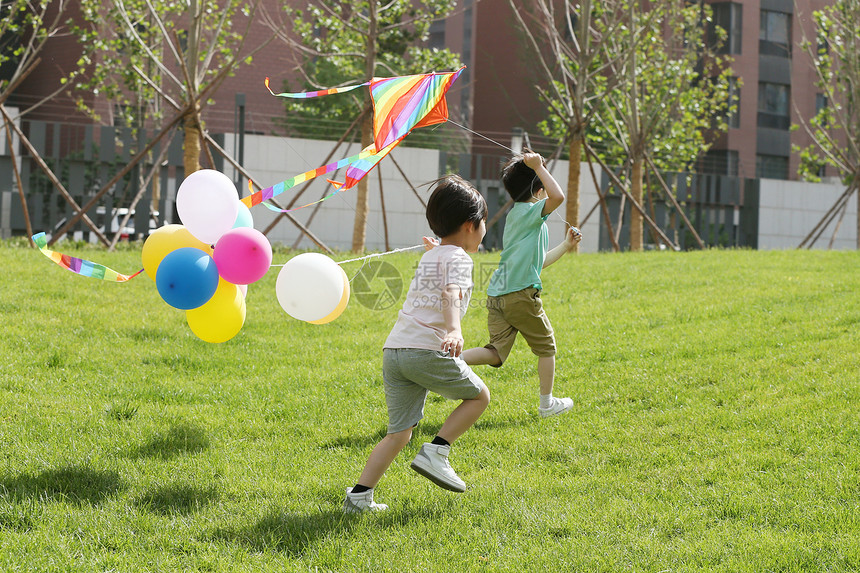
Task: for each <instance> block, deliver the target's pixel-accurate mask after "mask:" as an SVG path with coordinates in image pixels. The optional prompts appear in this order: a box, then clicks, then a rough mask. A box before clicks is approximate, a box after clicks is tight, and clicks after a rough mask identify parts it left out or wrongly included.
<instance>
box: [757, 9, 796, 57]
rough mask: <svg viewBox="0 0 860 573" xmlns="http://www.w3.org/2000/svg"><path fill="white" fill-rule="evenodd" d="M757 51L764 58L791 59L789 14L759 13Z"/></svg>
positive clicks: (768, 11)
mask: <svg viewBox="0 0 860 573" xmlns="http://www.w3.org/2000/svg"><path fill="white" fill-rule="evenodd" d="M758 40H759V42H758V50H759V53H760V54H763V55H766V56H781V57H784V58H790V57H791V14H785V13H783V12H772V11H770V10H762V11H761V22H760V27H759V36H758Z"/></svg>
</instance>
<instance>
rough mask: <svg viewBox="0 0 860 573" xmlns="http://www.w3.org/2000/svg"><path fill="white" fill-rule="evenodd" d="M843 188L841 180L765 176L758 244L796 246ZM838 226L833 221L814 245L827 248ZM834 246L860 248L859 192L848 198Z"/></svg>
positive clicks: (792, 247) (785, 247)
mask: <svg viewBox="0 0 860 573" xmlns="http://www.w3.org/2000/svg"><path fill="white" fill-rule="evenodd" d="M844 191H845V186H844V185H842V184H841V183H837V184H834V183H805V182H802V181H781V180H774V179H762V180H761V186H760V192H761V201H760V206H759V237H758V248H759V249H762V250H765V249H794V248H797V246H798V245H799V244H800V243H801V241H803V239H804V238H805V237H806V236H807V235H808V234H809V233H810V232H811V231H812V229H813V228H814V227H815V225H817V224H818V222H819V221H821V219H822V217H824V215H825V213H827V211H828V210H829V209H830V208H831V207H832V206H833V205H834V204H835V203H836V200H837V199H838V198H839V196H840V195H842V193H843V192H844ZM837 220H838V217H837ZM835 228H836V222H835V221H834V222H833V223H831V224H830V226H829V227H828V228H827V230H825V231H824V233H823V234H822V235H821V238H820V239H819V240H818V242H817V243H815V245H814V248H820V249H826V248H827V246H828V244H829V243H830V239H831V237H833V231H834V229H835ZM833 248H834V249H856V248H857V193H854V196H853V197H852V198H851V199H850V200H849V202H848V210H847V212H846V213H845V217H844V219H843V220H842V225H841V226H840V228H839V231H838V232H837V234H836V240H835V241H834V243H833Z"/></svg>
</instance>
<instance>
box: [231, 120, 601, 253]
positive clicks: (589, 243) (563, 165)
mask: <svg viewBox="0 0 860 573" xmlns="http://www.w3.org/2000/svg"><path fill="white" fill-rule="evenodd" d="M333 146H334V142H330V141H312V140H307V139H291V138H283V137H273V136H262V135H246V136H245V162H244V163H245V168H246V169H247V171H248V172H249V173H251V174H253V175H254V177H256V178H258V179H259V182H260V183H261V184H262V185H265V186H269V185H274V184H276V183H278V182H280V181H283V180H285V179H289V178H291V177H293V176H294V175H297V174H299V173H303V172H305V171H308V170H309V169H313V168H315V167H319V166H320V165H321V164H322V163H323V160H324V159H325V158H326V156H327V155H328V154H329V153H330V152H331V150H332V147H333ZM225 148H226V149H228V150H232V149H234V136H233V135H232V134H227V136H226V140H225ZM358 151H359V146H358V145H351V146H348V147H345V146H341V148H339V149H338V151H337V152H336V153H335V155H334V156H333V157H332V160H331V161H332V162H333V161H337V160H338V159H341V158H343V157H347V156H349V155H352V154H354V153H357V152H358ZM391 156H392V157H394V159H395V160H396V161H397V163H398V164H399V165H400V168H401V169H403V171H404V172H405V173H406V175H407V176H408V177H409V180H410V182H411V183H412V185H414V186H415V187H416V188H417V190H418V193H419V194H420V196H421V197H422V198H423V199H424V201H425V202H426V201H427V199H428V198H429V196H430V192H431V190H432V186H429V185H425V184H426V183H428V182H431V181H434V180H435V179H437V178H438V177H439V152H438V151H436V150H430V149H417V148H410V147H404V146H400V147H397V148H396V149H395V150H394V151H392V152H391ZM380 170H381V172H382V188H383V190H384V196H385V211H386V219H387V224H388V237H389V246H390V248H392V249H396V248H402V247H408V246H412V245H418V244H420V243H421V237H422V236H423V235H430V234H431V232H430V228H429V227H428V226H427V220H426V218H425V216H424V207H423V206H422V204H421V202H420V201H419V200H418V198H417V197H416V196H415V193H414V192H413V191H412V190H411V189H410V187H409V185H408V184H407V183H406V182H405V181H404V179H403V177H402V176H401V175H400V173H399V171H397V168H396V167H395V166H394V164H393V163H392V162H391V161H390V160H389V159H384V160H383V161H382V162H381V164H380V165H378V166H377V168H376V169H374V170H373V171H371V173H370V174H369V175H368V176H367V181H368V183H369V184H368V193H369V196H370V215H369V218H368V224H367V238H366V246H367V249H368V250H370V251H382V250H385V224H384V223H383V219H382V209H381V199H380V193H379V174H378V171H380ZM342 171H343V170H341V172H339V173H337V174H336V175H335V176H334V178H335V179H338V180H341V181H342V180H343V173H342ZM582 172H583V174H582V178H581V185H582V186H583V193H582V199H581V207H580V209H581V212H582V216H583V217H584V216H585V214H586V213H587V211H588V210H589V209H590V208H591V207H592V206H593V205H594V204H595V202H596V201H597V193H596V192H595V191H594V186H593V185H592V183H591V175H590V173H589V172H588V170H587V168H584V169H583V170H582ZM225 173H226V174H227V175H228V176H229V177H231V178H234V179H235V173H234V171H233V170H232V169H231V168H229V167H228V168H225ZM553 175H554V176H555V177H556V179H558V180H559V181H560V182H562V184H564V183H565V182H566V181H567V162H565V161H558V162H556V165H555V166H553ZM328 177H330V178H331V177H332V175H331V174H329V175H328ZM599 177H600V174H599V173H598V178H599ZM325 179H326V177H325V176H322V177H318V178H317V179H315V180H314V181H313V183H311V185H310V186H309V188H308V190H307V191H305V192H304V194H303V195H302V196H301V198H300V199H299V201H297V202H296V206H298V205H304V204H307V203H310V202H312V201H315V200H317V199H319V198H320V197H321V196H323V195H326V194H329V193H331V192H332V191H333V187H332V186H331V185H330V184H329V183H327V182H326V181H325ZM598 180H599V179H598ZM419 186H420V187H419ZM301 187H302V184H300V185H298V186H296V187H294V188H293V189H289V190H287V191H285V192H284V193H282V194H281V195H279V196H278V197H276V200H277V201H278V202H279V203H280V204H281V205H282V206H286V205H287V204H288V203H289V202H290V201H291V200H292V198H293V197H295V195H296V193H297V192H298V191H299V190H300V189H301ZM240 191H241V193H242V196H245V195H246V194H247V189H246V188H243V189H241V190H240ZM356 194H357V190H356V189H355V188H353V189H349V190H347V191H343V192H341V193H338V194H337V195H335V196H334V197H331V198H330V199H327V200H325V201H323V202H322V203H320V204H319V206H318V207H319V209H318V211H317V213H316V215H314V211H315V206H311V207H306V208H304V209H301V210H299V211H295V212H293V213H292V215H293V216H294V217H295V218H296V219H298V220H299V221H300V222H301V223H303V224H304V225H305V226H307V227H308V228H309V229H310V230H311V231H312V232H313V233H314V234H315V235H316V236H317V237H319V239H320V240H321V241H322V242H323V243H325V244H326V245H327V246H328V247H329V248H331V249H334V250H349V249H350V247H351V245H352V230H353V225H354V220H355V201H356ZM564 209H565V206H562V207H560V208H559V209H558V211H557V213H553V215H552V216H551V217H550V219H549V221H548V224H549V227H550V241H551V244H553V245H554V244H556V243H558V242H559V241H561V240H562V239H563V237H564V230H565V228H566V225H565V223H564V221H563V214H564ZM251 214H252V215H253V217H254V227H255V228H256V229H258V230H263V229H265V228H266V227H268V225H269V224H270V223H271V222H272V221H273V220H274V219H275V218H276V217H277V216H278V214H277V213H274V212H272V211H270V210H268V209H266V208H265V207H263V206H261V205H258V206H256V207H254V208H253V209H252V210H251ZM599 215H600V213H599V212H598V211H595V212H594V213H593V214H592V215H591V217H590V218H589V220H588V221H587V223H586V224H585V225H584V226H583V228H582V231H583V237H584V238H583V241H582V248H581V250H582V251H583V252H596V251H597V245H598V222H599ZM299 236H300V231H299V229H298V228H297V227H296V226H295V225H294V224H292V223H291V222H289V221H288V220H286V219H284V218H282V219H281V221H280V222H279V223H278V225H277V226H276V227H275V228H274V229H273V230H272V231H271V232H270V233H269V235H268V237H269V240H270V241H271V242H272V243H280V244H282V245H285V246H290V247H291V246H293V245H294V244H295V242H296V240H297V239H298V238H299ZM299 248H308V249H312V248H315V245H314V244H313V242H311V241H310V240H309V239H307V238H304V239H302V240H301V242H300V243H299Z"/></svg>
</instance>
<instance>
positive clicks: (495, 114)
mask: <svg viewBox="0 0 860 573" xmlns="http://www.w3.org/2000/svg"><path fill="white" fill-rule="evenodd" d="M522 1H525V0H522ZM708 3H709V4H711V6H712V8H713V10H714V16H715V21H716V22H717V23H718V24H719V25H721V26H722V27H724V28H725V29H726V30H727V32H728V41H727V42H726V45H725V48H724V51H725V52H726V53H727V54H729V55H731V56H732V57H733V58H734V63H733V64H732V68H733V71H734V73H735V76H736V78H737V79H738V80H740V81H738V82H737V84H736V85H738V86H741V85H742V87H738V88H737V89H736V90H735V97H736V98H737V101H738V111H737V113H736V114H735V115H734V117H732V118H731V121H730V125H731V127H730V129H729V131H728V133H727V134H725V135H723V136H721V137H720V138H719V139H718V140H717V141H715V142H714V146H713V148H712V149H711V150H710V151H709V152H708V153H707V155H706V156H705V157H704V158H703V160H702V163H701V168H702V170H703V171H707V172H712V173H723V174H727V175H739V176H741V177H768V178H777V179H795V178H796V171H797V165H798V158H797V154H796V153H793V152H792V146H793V145H797V146H805V145H806V144H808V143H809V140H808V137H807V136H806V134H805V133H803V131H802V130H796V131H790V129H789V128H790V126H791V125H792V124H793V123H797V117H796V111H795V106H796V108H797V109H798V110H799V111H800V113H801V114H802V115H803V116H804V117H806V118H808V117H811V116H812V115H814V113H815V111H816V109H817V108H818V107H820V106H821V105H826V101H825V100H824V98H823V96H822V95H821V94H819V93H817V91H816V90H815V88H814V86H813V80H814V76H813V73H814V72H813V70H812V68H811V65H810V63H809V61H808V58H807V57H806V55H805V54H804V53H803V52H802V51H801V49H800V48H799V46H798V43H799V41H800V39H801V37H802V30H806V32H807V34H810V35H811V34H812V33H813V30H812V26H811V12H812V10H814V9H818V8H820V7H822V6H824V5H826V4H828V3H829V2H827V1H826V0H797V1H796V2H795V1H794V0H741V1H738V2H721V1H709V2H708ZM275 4H276V2H266V6H267V7H268V9H269V10H272V9H273V6H274V5H275ZM510 11H511V7H510V5H509V3H508V0H480V1H478V0H463V1H462V2H460V3H459V6H458V9H457V11H456V13H455V14H453V15H452V16H450V17H449V18H448V19H447V20H445V21H444V22H438V23H436V24H435V25H434V26H433V28H432V30H431V38H430V40H429V44H430V45H431V46H445V47H448V48H450V49H451V50H453V51H455V52H458V53H460V54H461V59H462V61H463V63H465V64H466V65H467V69H466V71H465V73H464V74H463V75H462V76H461V78H460V79H459V80H458V82H457V84H455V86H454V87H453V88H452V91H451V92H450V93H449V96H448V102H449V106H450V109H451V118H452V119H455V118H456V120H457V121H458V122H461V123H463V125H466V126H469V127H471V128H472V129H473V130H475V131H477V132H479V133H481V134H484V135H486V136H487V137H489V138H491V139H494V140H496V141H500V142H509V141H510V136H511V133H512V130H513V129H514V128H517V127H520V128H524V129H526V130H527V131H528V132H529V133H530V134H531V137H532V140H533V141H535V140H537V141H540V140H541V138H540V137H539V136H538V135H537V134H538V133H539V131H538V129H537V124H538V123H539V122H540V121H541V119H543V117H544V115H545V113H546V110H545V108H544V106H543V105H542V104H541V103H540V102H539V101H538V98H537V90H536V89H535V85H537V84H538V83H539V82H541V81H544V80H543V79H542V78H541V77H539V76H538V72H537V71H536V70H535V67H534V66H530V65H529V63H528V57H527V55H526V53H525V51H524V50H523V48H522V47H523V45H524V43H523V41H522V40H521V38H520V36H519V33H518V31H517V30H516V28H515V19H514V18H513V16H512V15H511V12H510ZM275 15H276V14H275ZM269 33H270V30H269V28H268V27H266V25H265V24H264V23H263V22H262V19H258V20H257V21H255V22H253V23H252V27H251V31H250V33H249V34H248V36H247V37H248V42H247V48H248V49H250V48H253V46H254V42H255V41H258V40H261V39H263V38H265V37H266V36H267V34H269ZM78 53H79V50H78V47H77V46H76V44H75V40H74V39H73V38H71V37H68V36H60V37H57V38H55V39H53V40H52V41H51V44H49V48H48V49H47V50H46V52H45V53H44V54H43V62H42V65H41V66H40V68H39V69H38V70H37V71H36V72H35V73H34V74H32V75H31V76H30V77H29V78H28V79H27V80H26V81H25V82H24V83H23V84H22V85H21V86H20V88H19V89H18V90H17V91H16V93H15V94H14V96H13V97H12V98H11V100H10V101H9V104H10V105H14V106H18V107H19V108H21V109H26V108H27V107H28V106H30V105H32V104H33V103H35V102H36V101H38V99H39V98H40V97H41V96H43V95H44V94H46V93H50V92H52V91H53V90H54V89H56V88H57V87H58V86H59V78H60V77H61V76H62V70H66V69H69V68H70V67H71V66H73V65H74V62H75V60H76V59H77V55H78ZM296 63H297V61H296V58H295V57H294V54H293V53H292V52H291V51H290V49H289V48H288V47H287V46H286V44H284V43H280V42H279V41H278V40H275V41H273V42H272V43H271V44H270V45H269V46H268V47H267V48H266V49H265V50H263V51H262V52H260V53H258V54H257V55H256V56H255V57H254V60H253V62H252V63H251V64H250V65H243V66H242V67H241V68H240V69H239V71H238V72H237V74H236V75H235V76H234V77H231V78H228V79H227V80H226V81H225V82H224V83H223V85H221V87H220V88H219V90H218V91H217V93H216V94H215V96H214V99H215V103H214V105H212V106H208V107H207V108H206V109H205V111H204V115H203V117H204V121H205V122H206V125H207V128H208V129H209V130H211V131H213V132H230V131H234V130H235V129H236V118H237V110H238V102H239V101H240V99H241V97H240V98H239V99H237V94H244V106H245V107H244V111H245V129H246V131H248V132H250V133H258V134H266V133H273V132H275V127H274V122H273V120H274V119H275V118H278V117H282V116H283V114H284V111H283V105H282V103H281V101H280V100H278V99H276V98H273V97H272V96H271V95H269V93H268V92H267V91H266V90H265V88H264V87H263V79H264V78H265V77H266V76H271V77H272V79H273V85H274V86H279V85H280V83H279V81H278V79H283V78H288V77H291V76H292V72H291V70H292V69H293V68H294V66H295V65H296ZM357 79H361V78H357ZM103 109H105V111H107V113H105V114H104V115H103V121H109V117H110V113H109V108H107V107H103ZM28 117H30V118H34V119H48V120H66V121H68V120H72V121H80V122H83V121H86V118H84V117H82V116H80V115H79V114H78V113H77V112H76V111H75V110H74V105H73V101H72V98H71V97H70V96H69V95H68V94H65V93H64V94H60V95H59V96H57V97H56V98H54V99H52V100H51V101H50V102H48V103H47V104H45V105H43V106H42V107H40V108H39V109H37V110H35V111H33V112H32V113H31V114H30V115H29V116H28ZM537 141H536V143H537ZM543 144H544V145H543V147H545V148H552V147H553V146H554V145H553V142H549V141H546V140H543ZM535 146H536V147H538V145H535ZM472 149H473V151H474V152H478V153H491V152H498V151H499V149H498V147H496V146H494V145H493V144H492V143H489V142H487V141H486V140H483V139H481V138H479V137H472ZM824 174H829V173H824Z"/></svg>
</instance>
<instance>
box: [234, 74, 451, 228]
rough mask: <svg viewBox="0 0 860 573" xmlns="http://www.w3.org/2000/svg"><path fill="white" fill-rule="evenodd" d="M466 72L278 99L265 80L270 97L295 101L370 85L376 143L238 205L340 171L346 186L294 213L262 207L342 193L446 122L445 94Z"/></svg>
mask: <svg viewBox="0 0 860 573" xmlns="http://www.w3.org/2000/svg"><path fill="white" fill-rule="evenodd" d="M464 68H465V66H463V67H461V68H460V69H458V70H456V71H454V72H441V73H430V74H420V75H413V76H398V77H395V78H373V79H372V80H370V81H369V82H365V83H363V84H356V85H353V86H346V87H341V88H331V89H327V90H320V91H315V92H300V93H280V94H276V93H274V92H272V90H271V88H269V78H266V88H267V89H268V90H269V92H270V93H271V94H272V95H274V96H277V97H286V98H294V99H305V98H311V97H320V96H325V95H331V94H337V93H343V92H347V91H351V90H354V89H356V88H360V87H362V86H370V95H371V100H372V101H373V139H374V141H373V143H372V144H371V145H369V146H367V147H365V148H364V149H362V150H361V151H360V152H359V153H357V154H356V155H353V156H351V157H347V158H345V159H341V160H340V161H336V162H334V163H329V164H328V165H323V166H322V167H318V168H316V169H311V170H310V171H306V172H305V173H302V174H300V175H296V176H295V177H293V178H291V179H287V180H286V181H282V182H280V183H277V184H275V185H273V186H271V187H268V188H266V189H262V190H260V191H257V192H256V193H252V194H251V195H249V196H248V197H244V198H243V199H242V202H243V203H244V204H245V205H246V206H248V207H253V206H254V205H259V204H260V203H263V201H267V200H269V199H272V198H273V197H277V196H278V195H280V194H281V193H283V192H284V191H286V190H287V189H290V188H291V187H293V186H295V185H296V184H298V183H302V182H304V181H308V180H310V179H313V178H314V177H319V176H320V175H324V174H326V173H331V172H332V171H336V170H338V169H340V168H342V167H346V168H347V170H346V179H345V181H344V182H343V183H337V182H335V181H331V180H329V182H330V183H332V184H333V185H334V186H335V189H336V191H335V192H334V193H331V194H329V195H326V196H325V197H323V198H321V199H319V200H317V201H314V202H313V203H308V204H307V205H302V206H301V207H295V208H293V209H277V208H275V207H272V206H271V205H269V204H267V203H264V204H265V205H266V207H267V208H269V209H271V210H273V211H278V212H288V211H295V210H297V209H303V208H304V207H308V206H310V205H314V204H316V203H320V202H322V201H325V200H326V199H328V198H330V197H332V196H334V195H336V194H337V193H338V192H340V191H344V190H346V189H350V188H352V187H353V186H355V184H357V183H358V182H359V181H360V180H361V179H362V178H363V177H364V176H365V175H367V173H368V172H369V171H370V170H371V169H373V168H374V167H375V166H376V164H377V163H379V162H380V161H381V160H382V159H383V158H384V157H385V156H386V155H388V154H389V153H390V152H391V150H392V149H394V148H395V147H397V145H398V144H399V143H400V142H401V141H403V139H404V138H405V137H406V136H407V135H409V133H410V132H411V131H412V130H413V129H415V128H416V127H424V126H428V125H436V124H438V123H444V122H446V121H448V104H447V103H446V101H445V94H446V93H448V89H449V88H450V87H451V84H453V83H454V82H455V81H456V80H457V78H458V77H459V76H460V73H462V71H463V69H464ZM249 185H250V183H249Z"/></svg>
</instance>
